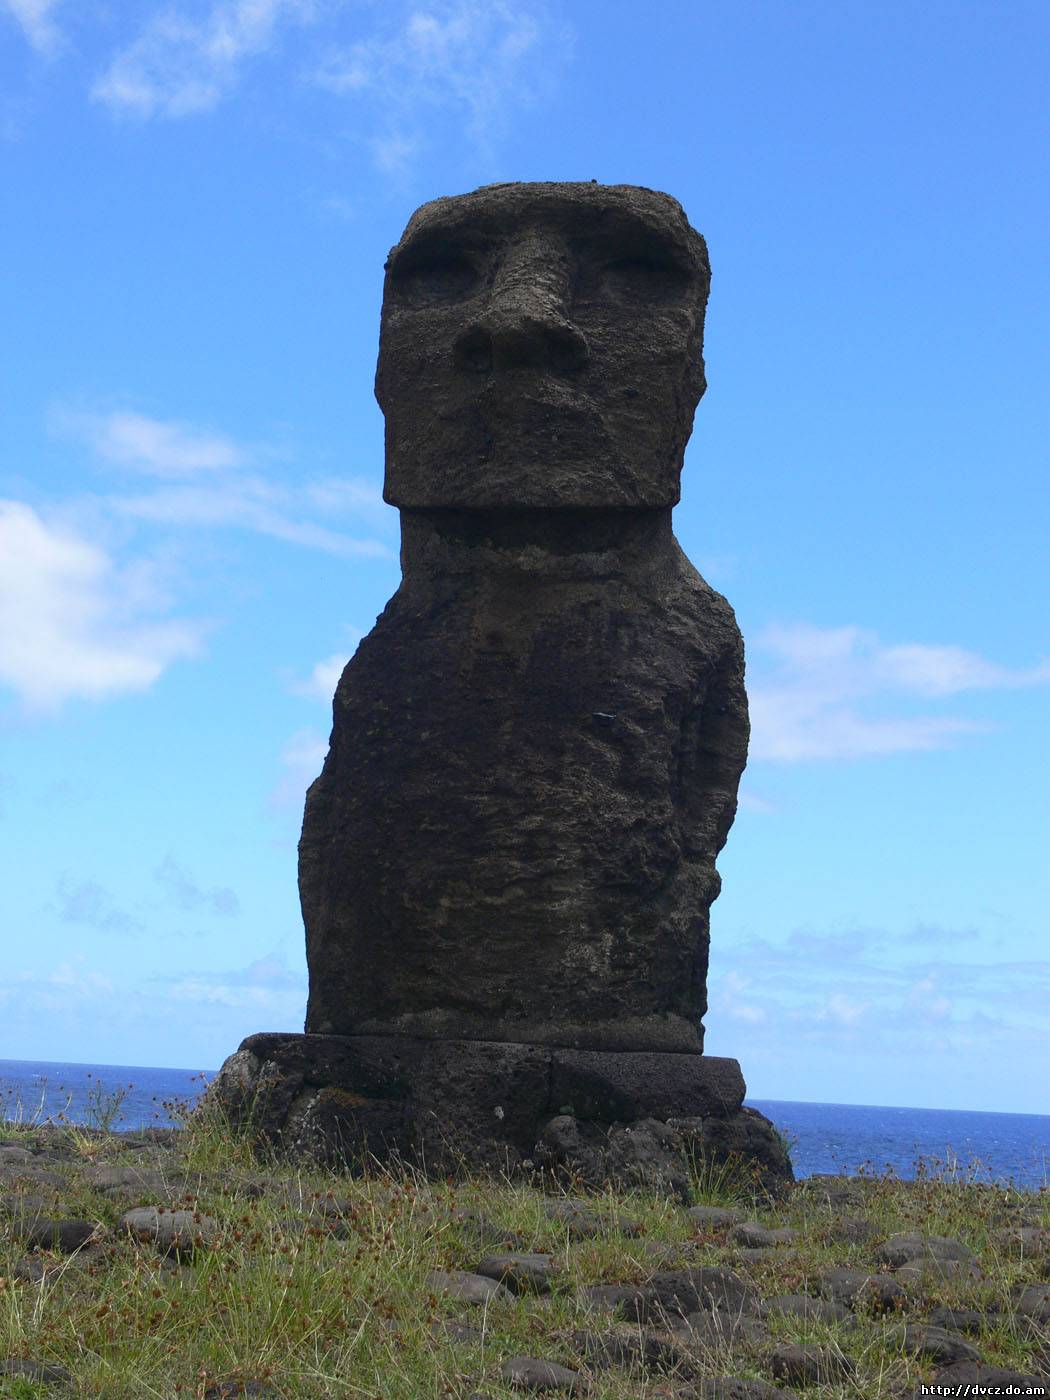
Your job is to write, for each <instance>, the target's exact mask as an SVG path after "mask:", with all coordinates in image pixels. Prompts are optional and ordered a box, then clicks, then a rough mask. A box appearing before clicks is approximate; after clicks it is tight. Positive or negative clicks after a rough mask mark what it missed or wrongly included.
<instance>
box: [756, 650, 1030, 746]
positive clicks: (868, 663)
mask: <svg viewBox="0 0 1050 1400" xmlns="http://www.w3.org/2000/svg"><path fill="white" fill-rule="evenodd" d="M752 651H753V652H754V653H755V655H756V656H757V658H758V659H757V662H755V663H753V665H752V673H753V679H752V680H751V681H750V683H749V686H748V694H749V699H750V706H751V724H752V738H751V757H752V758H753V759H770V760H774V761H780V762H789V763H790V762H798V761H801V760H805V759H817V758H820V759H829V758H859V757H864V756H870V755H877V754H890V753H901V752H907V751H909V750H922V749H936V748H943V747H945V746H946V745H949V744H951V743H952V742H954V741H955V740H957V739H959V738H960V737H962V736H964V735H966V734H972V733H977V732H980V731H981V730H983V729H985V728H987V726H985V725H983V724H980V723H978V722H976V721H973V720H968V719H964V718H960V717H957V716H950V715H896V716H886V715H879V714H872V713H870V707H871V705H872V704H873V703H875V702H878V701H879V700H880V699H882V698H883V697H885V695H886V694H887V693H891V692H897V693H899V694H902V695H905V696H909V697H914V698H915V699H918V700H929V699H932V698H940V697H944V696H948V695H956V694H960V693H961V692H963V691H967V690H976V689H987V688H991V687H1015V686H1023V685H1038V684H1043V683H1046V682H1047V681H1050V663H1044V664H1042V665H1039V666H1035V667H1032V668H1029V669H1027V670H1011V669H1009V668H1007V667H1004V666H998V665H996V664H995V663H993V662H990V661H986V660H985V659H984V658H983V657H981V656H978V655H977V654H976V653H975V652H970V651H966V650H964V649H963V648H962V647H954V646H935V645H925V644H920V643H908V644H904V645H896V646H887V645H884V644H883V643H881V642H880V641H879V639H878V637H877V636H876V635H875V633H873V632H870V631H866V630H865V629H863V628H860V627H853V626H851V627H835V628H820V627H814V626H811V625H809V624H806V623H799V624H796V625H795V626H792V627H781V626H773V627H768V628H766V630H765V631H764V632H762V633H760V634H759V636H758V637H757V638H756V639H755V642H754V644H753V646H752Z"/></svg>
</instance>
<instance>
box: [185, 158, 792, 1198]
mask: <svg viewBox="0 0 1050 1400" xmlns="http://www.w3.org/2000/svg"><path fill="white" fill-rule="evenodd" d="M386 271H387V279H386V284H385V288H384V298H383V311H382V319H381V329H380V349H379V363H378V368H377V374H376V396H377V398H378V401H379V403H380V406H381V408H382V410H383V412H384V414H385V416H386V429H387V431H386V484H385V490H384V496H385V499H386V500H387V501H388V502H389V503H390V504H392V505H395V506H397V508H398V509H399V511H400V513H401V531H402V550H401V564H402V582H401V585H400V587H399V588H398V590H397V592H396V594H395V595H394V597H393V598H392V599H391V600H390V602H389V603H388V604H387V606H386V608H385V609H384V611H383V613H382V615H381V616H380V618H379V619H378V621H377V623H376V626H375V628H374V629H373V630H372V632H371V633H369V635H368V636H367V637H366V638H365V639H364V640H363V641H362V643H361V645H360V647H359V648H358V650H357V652H356V654H355V655H354V656H353V658H352V659H351V660H350V662H349V663H348V665H347V667H346V669H345V670H344V672H343V675H342V677H341V679H340V681H339V685H338V687H337V690H336V694H335V698H334V704H333V727H332V733H331V741H330V748H329V753H328V756H327V758H326V760H325V763H324V769H323V771H322V773H321V774H320V776H319V777H318V778H317V780H316V782H314V784H313V785H312V786H311V788H310V791H309V793H308V794H307V801H306V810H305V814H304V819H303V831H302V839H301V841H300V846H299V888H300V897H301V903H302V910H303V918H304V922H305V926H306V945H307V963H308V967H309V974H310V991H309V1002H308V1006H307V1014H306V1034H305V1035H302V1036H280V1035H259V1036H253V1037H249V1039H248V1040H247V1041H245V1042H244V1043H243V1045H242V1046H241V1048H240V1050H239V1051H238V1052H237V1054H235V1055H233V1056H231V1057H230V1058H229V1059H228V1060H227V1062H226V1064H225V1065H224V1066H223V1068H222V1071H221V1073H220V1075H219V1076H218V1078H217V1080H216V1081H215V1082H214V1083H213V1085H212V1086H211V1087H210V1089H209V1091H208V1094H207V1096H206V1100H205V1104H206V1105H207V1104H208V1103H219V1104H221V1106H222V1107H223V1108H225V1109H226V1110H227V1111H228V1112H229V1113H230V1115H231V1117H232V1118H233V1119H234V1121H237V1122H243V1121H244V1119H245V1118H246V1117H247V1116H248V1114H249V1112H251V1114H252V1116H253V1119H254V1121H255V1124H256V1127H257V1130H258V1133H259V1135H260V1137H261V1138H262V1139H264V1140H266V1141H268V1142H270V1143H272V1144H275V1145H277V1146H279V1147H280V1148H281V1149H283V1150H284V1151H286V1152H288V1153H290V1154H292V1155H294V1156H299V1157H313V1158H317V1159H321V1160H325V1161H328V1162H330V1163H331V1164H332V1165H340V1166H348V1167H349V1168H350V1169H351V1170H355V1169H356V1167H357V1166H359V1165H365V1166H367V1165H368V1164H370V1163H371V1162H372V1161H373V1160H375V1161H377V1162H380V1163H382V1164H384V1165H394V1164H396V1163H397V1162H398V1161H403V1162H405V1163H406V1164H407V1163H412V1164H413V1165H414V1166H420V1167H422V1168H423V1169H424V1170H426V1171H427V1172H428V1173H430V1174H431V1175H447V1174H450V1173H455V1172H457V1171H458V1170H459V1169H460V1168H461V1167H465V1168H466V1169H467V1170H468V1171H469V1172H470V1173H472V1174H477V1173H485V1172H492V1173H508V1174H512V1173H513V1174H517V1173H521V1174H524V1175H526V1176H528V1175H529V1174H533V1175H537V1174H538V1175H540V1176H542V1175H543V1174H544V1173H545V1172H546V1173H548V1174H549V1175H553V1176H557V1175H561V1176H566V1175H568V1176H569V1177H570V1178H573V1177H575V1178H578V1179H580V1180H581V1181H584V1182H587V1183H590V1184H592V1185H596V1186H601V1185H603V1184H604V1183H605V1182H606V1181H608V1182H610V1183H611V1184H613V1185H614V1186H617V1187H620V1186H623V1187H627V1188H634V1187H637V1188H639V1189H654V1190H661V1191H664V1190H666V1191H669V1192H671V1193H672V1194H674V1195H675V1196H676V1197H678V1198H679V1199H680V1200H681V1201H682V1202H683V1203H684V1204H687V1203H688V1200H689V1182H690V1179H691V1174H692V1173H693V1171H694V1169H695V1168H696V1167H697V1165H698V1161H699V1160H701V1159H702V1161H703V1162H706V1163H711V1164H714V1165H715V1166H720V1165H721V1164H723V1163H726V1162H734V1163H736V1162H741V1161H742V1162H744V1163H745V1164H747V1163H751V1164H753V1166H754V1178H755V1181H754V1184H755V1185H757V1186H759V1187H761V1188H764V1189H765V1190H766V1191H768V1192H769V1193H775V1192H777V1191H779V1190H780V1189H781V1188H782V1186H783V1185H784V1183H785V1182H788V1181H790V1180H791V1179H792V1171H791V1165H790V1161H789V1160H788V1157H787V1154H786V1152H785V1150H784V1147H783V1144H782V1143H781V1142H780V1141H779V1139H778V1137H777V1134H776V1132H775V1130H774V1129H773V1126H772V1124H770V1123H769V1121H768V1120H767V1119H765V1118H763V1117H762V1115H761V1114H758V1113H756V1112H755V1111H754V1110H752V1109H748V1108H744V1106H743V1099H744V1092H745V1086H744V1081H743V1078H742V1076H741V1074H740V1067H739V1065H738V1064H737V1063H736V1061H735V1060H728V1059H715V1058H710V1059H705V1058H704V1057H703V1056H702V1053H701V1052H702V1049H703V1028H702V1023H701V1018H702V1016H703V1014H704V1012H705V1010H706V1006H707V994H706V977H707V963H708V942H709V934H708V926H709V910H710V906H711V903H712V901H713V900H714V899H715V898H716V897H717V894H718V891H719V883H720V882H719V876H718V874H717V872H716V870H715V858H716V856H717V854H718V852H719V851H720V850H721V848H722V846H723V844H724V842H725V840H726V836H727V834H728V831H729V828H730V826H731V824H732V821H733V816H734V814H735V811H736V799H737V787H738V784H739V780H740V775H741V772H742V770H743V767H744V763H745V760H746V753H747V739H748V716H747V699H746V695H745V692H744V684H743V675H744V659H743V644H742V640H741V637H740V633H739V630H738V628H737V625H736V621H735V618H734V616H733V611H732V609H731V608H730V606H729V604H728V603H727V602H726V600H725V599H724V598H723V597H722V596H721V595H720V594H718V593H717V592H715V591H714V590H713V589H712V588H711V587H710V586H709V585H708V584H707V583H705V581H704V580H703V579H702V578H701V577H700V576H699V574H698V573H697V572H696V570H695V569H694V568H693V566H692V565H691V564H690V562H689V561H688V559H687V558H686V557H685V555H684V554H683V552H682V550H681V548H680V547H679V545H678V543H677V541H676V540H675V537H674V534H673V531H672V527H671V511H672V508H673V506H674V505H675V504H676V503H677V501H678V499H679V493H680V492H679V478H680V473H681V468H682V462H683V454H684V451H685V445H686V442H687V440H688V437H689V434H690V432H691V429H692V422H693V414H694V411H695V409H696V405H697V403H698V402H699V399H700V397H701V395H702V394H703V391H704V385H705V381H704V369H703V358H702V348H703V324H704V311H705V307H706V302H707V294H708V287H709V282H710V272H709V266H708V260H707V252H706V248H705V245H704V242H703V239H702V238H701V237H700V236H699V234H698V233H696V231H695V230H694V229H692V228H691V227H690V225H689V223H688V220H687V219H686V217H685V214H684V212H683V210H682V208H681V206H680V205H679V204H677V202H676V201H675V200H673V199H671V198H670V197H669V196H667V195H665V194H661V193H659V192H656V191H653V190H649V189H643V188H641V187H636V186H628V185H608V186H607V185H599V184H597V183H595V182H591V183H587V184H576V183H568V184H503V185H492V186H486V187H485V188H483V189H481V190H477V191H475V192H474V193H473V194H469V195H463V196H457V197H455V198H450V199H439V200H435V201H433V202H432V203H430V204H427V205H425V206H423V207H422V208H421V209H419V210H417V212H416V213H415V214H414V215H413V217H412V219H411V220H410V222H409V225H408V227H407V228H406V230H405V233H404V235H403V237H402V238H401V240H400V242H399V243H398V245H397V246H396V247H395V248H394V249H393V250H392V252H391V255H390V259H389V261H388V263H387V268H386Z"/></svg>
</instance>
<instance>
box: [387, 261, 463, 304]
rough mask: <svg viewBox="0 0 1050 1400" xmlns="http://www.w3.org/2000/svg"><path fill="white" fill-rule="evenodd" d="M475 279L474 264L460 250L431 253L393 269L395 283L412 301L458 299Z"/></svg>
mask: <svg viewBox="0 0 1050 1400" xmlns="http://www.w3.org/2000/svg"><path fill="white" fill-rule="evenodd" d="M477 282H478V273H477V270H476V269H475V267H474V265H473V264H472V263H471V262H469V261H468V260H467V258H465V257H464V256H463V255H462V254H461V253H431V254H428V255H426V256H423V257H420V258H418V259H414V260H413V261H412V262H410V263H408V264H407V265H406V266H405V267H403V268H397V269H395V272H394V285H395V286H396V287H397V290H398V291H399V292H400V293H401V294H402V295H403V296H405V297H407V298H409V299H410V300H411V301H419V302H430V301H435V302H442V301H457V300H459V298H461V297H465V296H469V295H470V293H471V292H472V291H473V290H474V288H475V286H476V285H477Z"/></svg>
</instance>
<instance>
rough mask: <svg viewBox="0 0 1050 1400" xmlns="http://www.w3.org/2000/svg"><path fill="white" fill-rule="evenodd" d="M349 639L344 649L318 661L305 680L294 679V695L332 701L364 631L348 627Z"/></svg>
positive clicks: (292, 684) (290, 684)
mask: <svg viewBox="0 0 1050 1400" xmlns="http://www.w3.org/2000/svg"><path fill="white" fill-rule="evenodd" d="M346 630H347V632H348V634H349V639H348V642H347V646H346V647H345V648H344V649H343V650H342V651H335V652H333V653H332V655H331V656H326V657H325V659H324V660H323V661H318V663H317V664H316V666H314V668H313V670H312V671H311V672H310V674H309V675H308V676H307V677H306V679H305V680H297V679H292V680H291V681H289V684H288V688H289V690H291V692H292V694H293V695H302V696H303V697H304V698H305V699H307V700H321V701H323V702H324V703H325V704H326V705H330V704H331V703H332V696H333V695H334V694H335V688H336V686H337V685H338V684H339V677H340V676H341V675H342V674H343V671H344V669H345V667H346V663H347V662H348V661H349V660H350V658H351V656H353V654H354V652H355V651H356V650H357V644H358V642H360V640H361V638H362V637H363V636H364V633H363V632H358V631H357V629H356V628H353V627H348V628H347V629H346Z"/></svg>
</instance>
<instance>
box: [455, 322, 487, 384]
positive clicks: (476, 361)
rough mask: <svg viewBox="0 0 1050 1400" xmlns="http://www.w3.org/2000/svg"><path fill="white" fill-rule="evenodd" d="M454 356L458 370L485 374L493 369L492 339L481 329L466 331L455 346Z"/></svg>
mask: <svg viewBox="0 0 1050 1400" xmlns="http://www.w3.org/2000/svg"><path fill="white" fill-rule="evenodd" d="M452 356H453V359H454V361H455V364H456V368H457V369H466V370H471V371H473V372H474V373H475V374H483V373H484V372H485V371H486V370H490V369H491V368H492V337H491V336H490V335H489V333H488V331H484V330H481V329H480V328H474V329H471V330H468V331H464V333H463V334H462V335H461V336H459V337H458V339H457V340H456V343H455V345H454V346H453V349H452Z"/></svg>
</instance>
